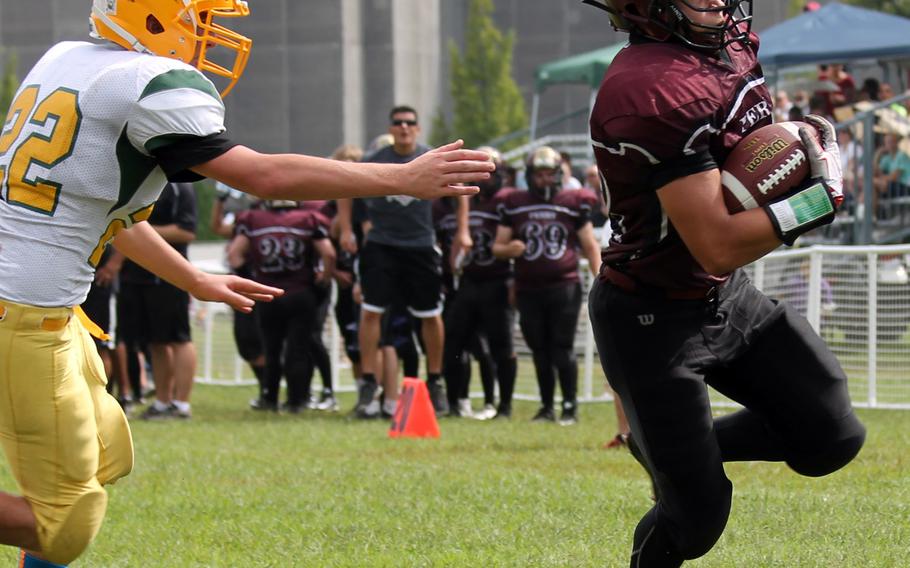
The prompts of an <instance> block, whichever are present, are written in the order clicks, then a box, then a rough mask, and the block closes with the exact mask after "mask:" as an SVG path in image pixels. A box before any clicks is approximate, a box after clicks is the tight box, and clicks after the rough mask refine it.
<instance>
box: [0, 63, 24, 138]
mask: <svg viewBox="0 0 910 568" xmlns="http://www.w3.org/2000/svg"><path fill="white" fill-rule="evenodd" d="M0 53H2V52H0ZM4 59H5V61H4V62H3V67H2V69H0V71H2V73H0V118H4V119H5V118H6V111H7V109H9V107H10V105H11V104H12V102H13V97H14V96H16V90H17V89H18V88H19V78H18V76H17V75H16V68H17V67H18V58H17V57H16V53H15V52H13V51H10V52H9V53H7V54H6V57H5V58H4ZM0 122H2V120H0Z"/></svg>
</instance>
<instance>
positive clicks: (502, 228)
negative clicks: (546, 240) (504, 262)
mask: <svg viewBox="0 0 910 568" xmlns="http://www.w3.org/2000/svg"><path fill="white" fill-rule="evenodd" d="M524 252H525V244H524V242H523V241H521V240H519V239H513V238H512V227H509V226H508V225H497V226H496V239H494V241H493V256H495V257H496V258H500V259H508V258H518V257H519V256H521V255H523V254H524Z"/></svg>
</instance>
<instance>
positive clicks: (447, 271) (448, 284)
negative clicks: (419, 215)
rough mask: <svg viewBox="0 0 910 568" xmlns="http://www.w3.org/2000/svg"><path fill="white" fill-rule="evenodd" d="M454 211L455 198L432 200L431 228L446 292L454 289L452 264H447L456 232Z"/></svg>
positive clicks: (456, 220)
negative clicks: (436, 244) (434, 236)
mask: <svg viewBox="0 0 910 568" xmlns="http://www.w3.org/2000/svg"><path fill="white" fill-rule="evenodd" d="M456 211H457V202H456V200H455V198H452V197H442V198H440V199H434V200H433V205H432V209H431V214H432V216H433V227H434V228H435V229H436V242H437V243H439V248H440V249H442V281H443V287H444V288H445V289H446V290H447V291H451V290H453V289H454V287H453V280H452V263H451V262H449V259H450V258H451V255H452V240H453V239H454V238H455V232H456V231H457V230H458V218H457V215H456Z"/></svg>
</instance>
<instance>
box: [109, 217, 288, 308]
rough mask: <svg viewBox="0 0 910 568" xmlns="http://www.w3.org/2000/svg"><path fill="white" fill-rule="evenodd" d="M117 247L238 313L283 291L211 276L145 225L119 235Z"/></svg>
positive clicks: (173, 281) (185, 287)
mask: <svg viewBox="0 0 910 568" xmlns="http://www.w3.org/2000/svg"><path fill="white" fill-rule="evenodd" d="M114 246H115V247H116V248H117V250H119V251H120V252H122V253H123V254H125V255H126V256H127V258H129V259H130V260H132V261H133V262H135V263H137V264H139V265H140V266H142V267H143V268H145V269H146V270H148V271H150V272H152V273H154V274H157V275H158V276H160V277H161V278H163V279H164V280H166V281H168V282H170V283H171V284H173V285H174V286H176V287H178V288H180V289H181V290H185V291H187V292H189V293H190V294H192V296H193V297H195V298H197V299H199V300H203V301H208V302H224V303H225V304H228V305H229V306H231V307H232V308H234V309H235V310H238V311H241V312H250V311H251V310H252V308H253V304H254V303H255V301H264V302H268V301H271V300H272V299H273V298H275V297H276V296H280V295H281V294H283V293H284V292H283V290H281V289H279V288H272V287H271V286H264V285H262V284H258V283H256V282H253V281H252V280H247V279H246V278H240V277H239V276H232V275H225V274H209V273H206V272H203V271H201V270H199V269H198V268H196V267H195V266H193V265H192V264H190V262H189V261H188V260H187V259H185V258H183V256H181V255H180V253H178V252H177V251H176V250H174V249H173V248H172V247H171V246H170V245H169V244H167V242H166V241H165V240H164V239H162V238H161V236H160V235H159V234H158V233H156V232H155V230H154V229H152V227H151V225H149V224H148V223H147V222H145V221H143V222H141V223H136V224H135V225H133V226H132V227H130V228H129V229H126V230H123V231H120V232H119V233H118V234H117V237H116V238H115V239H114Z"/></svg>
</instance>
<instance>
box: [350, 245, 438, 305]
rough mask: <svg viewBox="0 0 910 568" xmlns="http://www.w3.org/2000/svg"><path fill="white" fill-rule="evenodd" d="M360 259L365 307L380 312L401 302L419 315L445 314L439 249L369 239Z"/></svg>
mask: <svg viewBox="0 0 910 568" xmlns="http://www.w3.org/2000/svg"><path fill="white" fill-rule="evenodd" d="M359 263H360V286H361V289H362V290H363V304H362V306H361V307H362V308H363V309H364V310H366V311H368V312H373V313H378V314H381V313H384V312H385V310H386V308H388V307H389V306H391V305H392V304H398V303H400V304H402V305H405V306H407V308H408V310H409V311H410V312H411V313H412V314H413V315H414V316H415V317H418V318H429V317H433V316H438V315H440V314H442V255H441V254H440V253H439V251H438V250H437V249H435V248H432V247H429V248H405V247H394V246H389V245H381V244H378V243H371V242H369V240H368V241H367V243H366V244H365V245H364V247H363V251H361V253H360V257H359Z"/></svg>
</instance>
